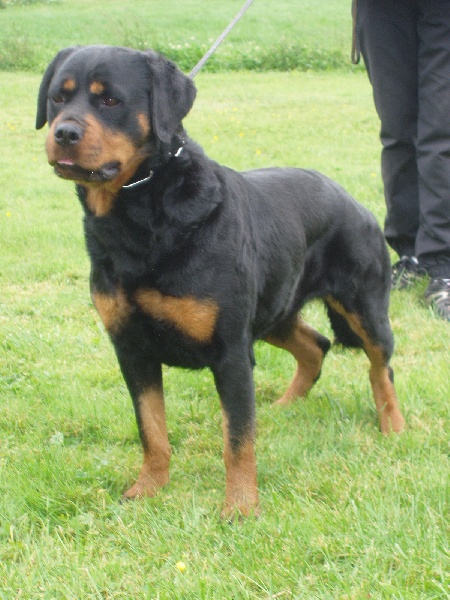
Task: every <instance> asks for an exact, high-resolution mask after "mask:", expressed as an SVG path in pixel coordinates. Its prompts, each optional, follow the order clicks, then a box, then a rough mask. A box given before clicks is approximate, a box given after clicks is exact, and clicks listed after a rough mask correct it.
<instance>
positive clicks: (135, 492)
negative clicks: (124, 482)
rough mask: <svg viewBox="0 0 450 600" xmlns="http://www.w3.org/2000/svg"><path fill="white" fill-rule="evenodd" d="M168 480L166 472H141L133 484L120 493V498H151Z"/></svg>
mask: <svg viewBox="0 0 450 600" xmlns="http://www.w3.org/2000/svg"><path fill="white" fill-rule="evenodd" d="M168 482H169V475H168V474H167V473H152V474H149V473H143V472H142V471H141V473H140V474H139V477H138V479H137V481H136V483H135V484H134V485H132V486H131V487H130V489H128V490H127V491H126V492H124V493H123V494H122V500H135V499H138V498H153V496H155V495H156V493H157V492H158V490H159V489H160V488H162V487H163V486H165V485H166V484H167V483H168Z"/></svg>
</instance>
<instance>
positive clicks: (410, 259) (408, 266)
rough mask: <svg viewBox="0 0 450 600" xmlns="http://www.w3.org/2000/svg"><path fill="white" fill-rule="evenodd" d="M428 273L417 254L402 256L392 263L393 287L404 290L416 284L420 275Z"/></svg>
mask: <svg viewBox="0 0 450 600" xmlns="http://www.w3.org/2000/svg"><path fill="white" fill-rule="evenodd" d="M426 274H427V272H426V271H425V269H423V268H422V267H421V266H420V265H419V261H418V260H417V258H416V257H415V256H402V257H401V259H400V260H399V261H398V262H396V263H395V264H394V265H392V275H391V287H392V289H394V290H403V289H405V288H408V287H411V286H412V285H414V283H415V282H416V281H417V280H418V279H419V277H423V276H424V275H426Z"/></svg>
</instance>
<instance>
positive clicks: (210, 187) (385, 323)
mask: <svg viewBox="0 0 450 600" xmlns="http://www.w3.org/2000/svg"><path fill="white" fill-rule="evenodd" d="M195 93H196V92H195V87H194V84H193V83H192V81H191V80H190V79H189V78H188V77H186V76H185V75H184V74H183V73H181V72H180V71H179V70H178V69H177V67H176V66H175V65H174V64H173V63H171V62H169V61H168V60H166V59H165V58H163V57H162V56H160V55H158V54H156V53H154V52H152V51H149V52H145V53H143V52H138V51H134V50H130V49H126V48H115V47H107V46H91V47H80V48H67V49H65V50H62V51H61V52H60V53H59V54H58V55H57V56H56V57H55V59H54V60H53V61H52V63H51V64H50V65H49V67H48V69H47V71H46V73H45V75H44V78H43V81H42V84H41V88H40V92H39V101H38V113H37V121H36V127H37V128H41V127H43V126H44V124H45V122H46V121H48V123H49V125H50V131H49V134H48V138H47V143H46V149H47V155H48V160H49V163H50V164H51V165H52V166H53V167H54V169H55V171H56V173H57V174H58V175H59V176H60V177H63V178H65V179H70V180H73V181H74V182H75V183H76V186H77V192H78V196H79V198H80V201H81V204H82V206H83V209H84V213H85V216H84V228H85V234H86V243H87V249H88V253H89V256H90V259H91V263H92V272H91V281H90V285H91V293H92V298H93V301H94V304H95V306H96V308H97V310H98V312H99V314H100V317H101V319H102V320H103V323H104V325H105V327H106V329H107V330H108V333H109V335H110V337H111V340H112V343H113V344H114V348H115V351H116V354H117V358H118V361H119V364H120V368H121V370H122V373H123V376H124V379H125V381H126V384H127V386H128V389H129V391H130V394H131V397H132V399H133V403H134V408H135V411H136V418H137V423H138V427H139V432H140V436H141V440H142V445H143V451H144V461H143V465H142V469H141V471H140V474H139V477H138V479H137V482H136V483H135V484H134V485H133V486H132V487H131V488H130V489H129V490H128V491H127V492H125V497H126V498H133V497H136V496H153V495H154V494H155V492H156V491H157V490H158V488H160V487H162V486H163V485H165V484H166V483H167V482H168V479H169V459H170V447H169V442H168V438H167V429H166V421H165V409H164V399H163V384H162V374H161V365H162V364H166V365H174V366H178V367H185V368H190V369H199V368H203V367H209V368H210V369H211V371H212V373H213V375H214V378H215V383H216V386H217V390H218V393H219V396H220V400H221V404H222V411H223V431H224V440H225V450H224V459H225V468H226V502H225V509H224V514H225V515H229V514H233V513H234V512H239V513H241V514H244V515H246V514H249V513H251V512H253V511H256V510H257V507H258V491H257V484H256V461H255V452H254V437H255V398H254V385H253V377H252V369H253V365H254V356H253V343H254V341H255V340H258V339H262V340H265V341H267V342H269V343H270V344H273V345H275V346H278V347H280V348H283V349H285V350H287V351H288V352H290V353H291V354H293V356H294V357H295V359H296V360H297V362H298V366H297V371H296V373H295V376H294V378H293V380H292V382H291V384H290V386H289V388H288V389H287V391H286V393H285V394H284V395H283V396H282V398H280V400H278V402H279V403H280V404H287V403H289V402H292V401H294V400H295V399H296V398H297V397H298V396H305V394H307V392H308V391H309V390H310V389H311V387H312V385H313V384H314V382H315V381H316V380H317V379H318V377H319V375H320V370H321V365H322V360H323V358H324V356H325V354H326V352H327V351H328V349H329V346H330V343H329V341H328V339H327V338H325V337H323V336H322V335H320V334H319V333H317V332H316V331H314V330H313V329H311V328H310V327H309V326H308V325H306V324H305V323H303V321H302V320H301V318H300V316H299V310H300V309H301V308H302V306H303V305H304V304H305V302H307V301H308V300H310V299H311V298H318V297H320V298H322V299H323V300H324V302H325V304H326V307H327V310H328V315H329V318H330V321H331V325H332V327H333V330H334V332H335V335H336V339H337V341H338V342H340V343H342V344H344V345H346V346H353V347H361V348H363V349H364V351H365V352H366V354H367V356H368V358H369V360H370V382H371V385H372V389H373V395H374V399H375V404H376V407H377V411H378V414H379V418H380V423H381V430H382V432H383V433H389V432H390V431H391V430H393V431H396V432H398V431H401V430H402V428H403V425H404V421H403V417H402V415H401V412H400V410H399V407H398V403H397V399H396V395H395V390H394V386H393V377H392V370H391V368H390V367H389V359H390V358H391V354H392V350H393V338H392V332H391V328H390V325H389V320H388V304H389V281H390V266H389V258H388V254H387V250H386V247H385V243H384V239H383V235H382V233H381V231H380V229H379V227H378V225H377V223H376V221H375V219H374V218H373V216H372V215H371V214H370V213H369V212H368V211H367V210H365V209H364V208H363V207H362V206H360V205H359V204H358V203H357V202H356V201H354V200H353V199H352V198H351V197H350V196H349V195H348V194H347V193H346V192H345V191H344V190H343V189H342V188H341V187H339V186H338V185H337V184H336V183H334V182H332V181H330V180H329V179H327V178H326V177H324V176H323V175H320V174H319V173H316V172H314V171H307V170H301V169H292V168H289V169H281V168H270V169H260V170H255V171H248V172H244V173H237V172H235V171H233V170H231V169H228V168H226V167H223V166H220V165H218V164H217V163H215V162H213V161H212V160H210V159H209V158H207V157H206V156H205V154H204V153H203V152H202V150H201V148H200V147H199V146H198V145H196V144H195V143H194V142H193V141H192V140H190V139H189V138H188V137H187V135H186V133H185V131H184V129H183V127H182V124H181V122H182V119H183V118H184V117H185V116H186V114H187V113H188V112H189V110H190V108H191V106H192V104H193V102H194V98H195Z"/></svg>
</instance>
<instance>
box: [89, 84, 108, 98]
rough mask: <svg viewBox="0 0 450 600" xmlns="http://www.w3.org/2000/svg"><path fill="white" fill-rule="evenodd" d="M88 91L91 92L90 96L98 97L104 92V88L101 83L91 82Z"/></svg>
mask: <svg viewBox="0 0 450 600" xmlns="http://www.w3.org/2000/svg"><path fill="white" fill-rule="evenodd" d="M89 91H90V92H91V94H96V95H97V96H100V94H103V92H104V91H105V86H104V85H103V83H100V81H93V82H92V83H91V85H90V86H89Z"/></svg>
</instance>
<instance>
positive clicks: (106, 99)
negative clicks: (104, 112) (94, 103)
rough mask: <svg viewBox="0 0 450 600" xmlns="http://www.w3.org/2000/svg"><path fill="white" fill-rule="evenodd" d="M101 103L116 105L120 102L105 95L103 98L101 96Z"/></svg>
mask: <svg viewBox="0 0 450 600" xmlns="http://www.w3.org/2000/svg"><path fill="white" fill-rule="evenodd" d="M102 104H103V106H109V107H111V106H117V105H118V104H120V100H117V98H110V97H109V96H105V97H104V98H102Z"/></svg>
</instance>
